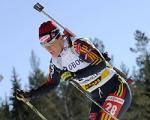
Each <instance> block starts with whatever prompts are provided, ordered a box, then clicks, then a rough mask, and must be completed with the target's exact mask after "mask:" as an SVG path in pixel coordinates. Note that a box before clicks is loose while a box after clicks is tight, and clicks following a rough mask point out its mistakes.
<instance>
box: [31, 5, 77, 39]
mask: <svg viewBox="0 0 150 120" xmlns="http://www.w3.org/2000/svg"><path fill="white" fill-rule="evenodd" d="M33 8H34V9H35V10H37V11H39V12H42V13H43V14H44V15H45V16H47V17H48V18H49V19H51V20H52V21H54V22H55V23H56V24H57V25H59V27H61V28H62V29H64V32H65V31H66V32H67V33H68V34H69V35H70V36H72V37H74V36H75V34H74V33H72V32H71V31H70V30H69V29H68V28H66V27H64V26H63V25H61V24H60V23H59V22H57V21H56V20H55V19H54V18H52V17H51V16H50V15H49V14H48V13H46V12H45V11H44V10H43V9H44V7H43V6H42V5H41V4H40V3H36V4H35V5H34V6H33Z"/></svg>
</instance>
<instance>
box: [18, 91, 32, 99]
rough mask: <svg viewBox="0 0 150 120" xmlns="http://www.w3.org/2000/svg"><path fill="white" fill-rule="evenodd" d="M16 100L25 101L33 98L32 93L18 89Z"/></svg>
mask: <svg viewBox="0 0 150 120" xmlns="http://www.w3.org/2000/svg"><path fill="white" fill-rule="evenodd" d="M16 98H17V99H18V100H22V101H23V100H25V99H29V98H31V94H30V92H25V91H23V90H20V89H17V90H16Z"/></svg>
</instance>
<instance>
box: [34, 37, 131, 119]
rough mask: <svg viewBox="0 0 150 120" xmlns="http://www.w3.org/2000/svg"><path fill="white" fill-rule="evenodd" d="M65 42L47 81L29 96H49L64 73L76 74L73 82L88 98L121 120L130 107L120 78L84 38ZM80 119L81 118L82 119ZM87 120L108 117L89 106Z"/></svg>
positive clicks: (96, 108) (52, 64) (126, 87)
mask: <svg viewBox="0 0 150 120" xmlns="http://www.w3.org/2000/svg"><path fill="white" fill-rule="evenodd" d="M69 40H70V42H69V43H70V44H69V45H68V41H67V40H64V41H65V43H64V49H63V51H62V52H61V54H60V55H59V56H58V57H57V58H53V57H52V58H51V60H50V73H49V76H48V81H46V82H45V83H44V84H43V85H42V86H40V87H38V88H37V89H33V90H31V94H32V96H38V95H41V94H43V93H47V92H49V91H50V90H51V89H53V88H54V87H56V86H57V85H58V84H59V82H60V73H61V72H63V71H64V70H67V71H70V72H73V73H75V75H76V76H75V77H74V78H73V81H75V82H76V83H78V84H79V85H80V87H81V88H82V89H83V90H85V91H86V92H89V93H90V94H91V97H92V98H93V99H94V100H95V101H96V102H98V103H99V104H100V105H101V106H103V107H104V108H105V109H106V110H108V111H109V112H110V113H111V114H112V115H114V116H115V117H120V116H121V115H122V113H124V112H125V111H126V110H127V108H128V107H129V105H130V101H131V95H130V90H129V87H128V85H127V83H126V82H125V80H124V79H123V78H121V77H120V76H119V75H118V74H117V73H116V71H115V70H114V69H113V68H112V67H111V66H110V65H109V63H108V62H107V61H106V60H105V58H104V57H103V55H102V54H101V53H100V52H99V51H98V50H97V49H96V48H95V46H94V45H93V44H92V43H91V42H90V41H89V40H88V39H86V38H79V39H78V38H70V39H69ZM81 119H82V118H81ZM89 119H90V120H107V119H109V120H111V117H110V116H109V115H108V114H106V113H105V112H104V111H103V110H101V109H100V108H99V107H98V106H96V105H95V104H94V103H92V106H91V110H90V115H89Z"/></svg>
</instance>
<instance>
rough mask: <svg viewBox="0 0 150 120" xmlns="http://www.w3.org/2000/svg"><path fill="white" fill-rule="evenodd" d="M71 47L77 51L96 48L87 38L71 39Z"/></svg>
mask: <svg viewBox="0 0 150 120" xmlns="http://www.w3.org/2000/svg"><path fill="white" fill-rule="evenodd" d="M73 48H74V50H75V51H76V52H77V53H79V51H81V50H90V49H96V48H95V46H94V44H93V43H92V42H91V41H90V40H89V39H88V38H76V39H75V40H74V41H73Z"/></svg>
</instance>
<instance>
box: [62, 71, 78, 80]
mask: <svg viewBox="0 0 150 120" xmlns="http://www.w3.org/2000/svg"><path fill="white" fill-rule="evenodd" d="M60 74H61V75H60V76H61V79H62V80H64V81H66V80H70V79H72V78H73V77H74V76H75V74H74V73H73V72H70V71H66V70H65V71H62V72H61V73H60Z"/></svg>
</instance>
